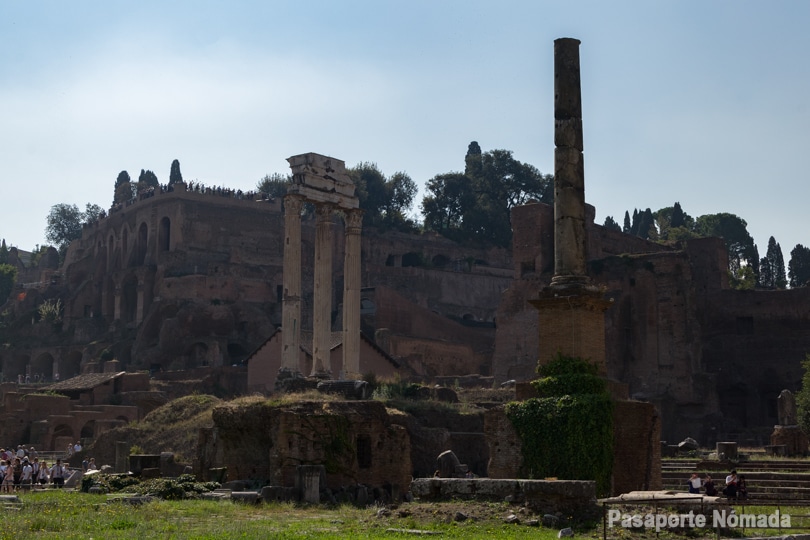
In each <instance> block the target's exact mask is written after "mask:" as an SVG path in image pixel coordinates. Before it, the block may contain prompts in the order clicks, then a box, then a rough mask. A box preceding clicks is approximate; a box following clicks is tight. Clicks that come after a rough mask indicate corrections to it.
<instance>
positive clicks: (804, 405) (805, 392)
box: [796, 354, 810, 433]
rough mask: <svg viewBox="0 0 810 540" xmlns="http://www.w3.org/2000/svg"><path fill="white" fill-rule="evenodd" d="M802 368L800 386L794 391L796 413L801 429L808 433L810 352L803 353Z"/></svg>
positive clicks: (809, 431) (809, 427) (809, 428)
mask: <svg viewBox="0 0 810 540" xmlns="http://www.w3.org/2000/svg"><path fill="white" fill-rule="evenodd" d="M802 368H803V369H804V374H803V375H802V387H801V389H800V390H799V391H798V392H796V414H797V416H798V417H799V418H798V420H799V425H800V426H801V427H802V430H803V431H804V432H805V433H810V354H805V356H804V360H803V361H802Z"/></svg>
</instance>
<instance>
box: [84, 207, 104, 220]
mask: <svg viewBox="0 0 810 540" xmlns="http://www.w3.org/2000/svg"><path fill="white" fill-rule="evenodd" d="M103 213H104V210H103V209H102V208H101V207H100V206H99V205H97V204H90V203H87V204H85V205H84V213H83V214H82V223H93V222H94V221H98V219H99V218H100V217H101V214H103Z"/></svg>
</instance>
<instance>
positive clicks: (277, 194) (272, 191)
mask: <svg viewBox="0 0 810 540" xmlns="http://www.w3.org/2000/svg"><path fill="white" fill-rule="evenodd" d="M291 182H292V175H289V174H279V173H273V174H266V175H264V178H262V179H261V180H259V181H258V183H257V184H256V191H258V192H259V193H267V194H268V195H270V196H271V197H274V198H282V197H284V195H286V194H287V188H288V187H289V185H290V183H291Z"/></svg>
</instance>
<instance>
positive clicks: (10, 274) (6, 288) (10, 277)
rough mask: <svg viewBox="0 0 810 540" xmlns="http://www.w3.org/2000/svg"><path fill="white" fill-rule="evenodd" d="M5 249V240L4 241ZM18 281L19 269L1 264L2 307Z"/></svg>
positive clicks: (0, 297) (0, 302)
mask: <svg viewBox="0 0 810 540" xmlns="http://www.w3.org/2000/svg"><path fill="white" fill-rule="evenodd" d="M3 246H4V247H5V240H4V241H3ZM16 281H17V269H16V268H15V267H13V266H12V265H10V264H6V263H2V264H0V305H2V304H4V303H5V301H6V300H8V297H9V296H10V295H11V291H13V290H14V283H15V282H16Z"/></svg>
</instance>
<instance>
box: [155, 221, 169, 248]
mask: <svg viewBox="0 0 810 540" xmlns="http://www.w3.org/2000/svg"><path fill="white" fill-rule="evenodd" d="M171 238H172V222H171V220H170V219H169V218H168V217H163V219H161V220H160V228H159V229H158V251H169V250H170V249H171Z"/></svg>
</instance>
